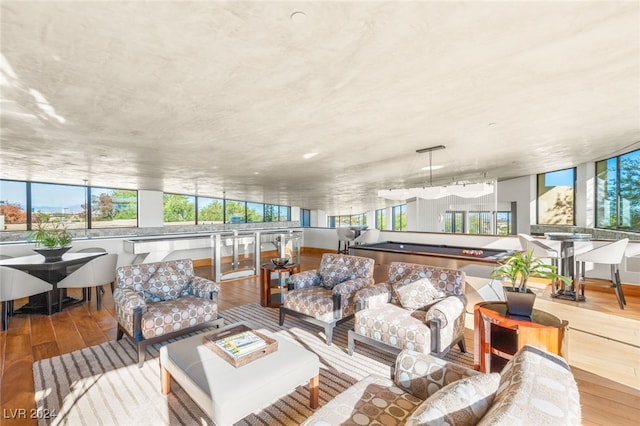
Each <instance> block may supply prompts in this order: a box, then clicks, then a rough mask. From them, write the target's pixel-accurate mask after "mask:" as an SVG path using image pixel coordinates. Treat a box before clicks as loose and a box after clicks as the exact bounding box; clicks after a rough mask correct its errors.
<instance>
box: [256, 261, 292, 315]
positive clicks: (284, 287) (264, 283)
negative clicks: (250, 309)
mask: <svg viewBox="0 0 640 426" xmlns="http://www.w3.org/2000/svg"><path fill="white" fill-rule="evenodd" d="M298 272H300V265H299V264H297V263H293V264H290V265H287V266H283V267H279V268H276V267H275V266H274V265H273V264H271V263H264V264H262V267H261V274H260V283H261V285H260V287H261V291H260V304H262V306H266V307H268V308H278V307H280V306H281V305H282V303H283V302H284V295H285V294H286V293H287V291H288V285H289V276H291V275H292V274H297V273H298Z"/></svg>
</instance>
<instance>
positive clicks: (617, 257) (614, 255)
mask: <svg viewBox="0 0 640 426" xmlns="http://www.w3.org/2000/svg"><path fill="white" fill-rule="evenodd" d="M628 244H629V239H628V238H623V239H621V240H618V241H614V242H613V243H609V244H605V245H603V246H600V247H596V248H594V249H591V250H589V251H588V252H586V253H580V254H578V255H576V257H575V260H576V266H577V268H576V269H577V273H578V277H579V280H580V293H581V294H582V296H584V286H585V282H584V281H585V269H586V268H585V266H586V262H590V263H594V264H603V265H610V266H611V285H612V287H613V289H614V290H615V292H616V297H617V299H618V305H619V306H620V309H624V305H626V304H627V301H626V300H625V298H624V293H623V292H622V285H621V283H620V264H621V263H622V260H623V259H624V256H625V250H626V248H627V245H628Z"/></svg>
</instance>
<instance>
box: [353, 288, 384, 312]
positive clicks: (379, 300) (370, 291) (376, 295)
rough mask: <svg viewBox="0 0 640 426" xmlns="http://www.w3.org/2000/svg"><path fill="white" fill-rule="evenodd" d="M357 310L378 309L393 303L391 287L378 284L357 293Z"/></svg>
mask: <svg viewBox="0 0 640 426" xmlns="http://www.w3.org/2000/svg"><path fill="white" fill-rule="evenodd" d="M355 298H356V310H357V311H360V310H362V309H369V308H376V307H379V306H382V305H386V304H387V303H389V302H391V287H389V284H388V283H378V284H374V285H372V286H369V287H364V288H362V289H361V290H358V291H357V292H356V296H355Z"/></svg>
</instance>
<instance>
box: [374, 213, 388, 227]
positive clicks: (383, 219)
mask: <svg viewBox="0 0 640 426" xmlns="http://www.w3.org/2000/svg"><path fill="white" fill-rule="evenodd" d="M376 228H378V229H379V230H381V231H384V230H385V229H387V209H379V210H376Z"/></svg>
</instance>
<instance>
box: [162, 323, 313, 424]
mask: <svg viewBox="0 0 640 426" xmlns="http://www.w3.org/2000/svg"><path fill="white" fill-rule="evenodd" d="M237 325H238V324H237V323H236V324H231V325H228V326H226V327H223V328H221V329H220V330H224V329H227V328H231V327H235V326H237ZM245 325H247V326H250V327H251V325H250V324H246V323H245ZM254 329H255V330H256V331H258V332H260V333H263V334H265V335H267V336H268V337H271V338H274V339H276V340H278V350H277V351H275V352H274V353H271V354H269V355H266V356H264V357H262V358H259V359H257V360H255V361H252V362H250V363H248V364H246V365H244V366H242V367H238V368H235V367H234V366H232V365H231V364H229V363H228V362H227V361H225V360H224V359H222V358H221V357H220V356H219V355H217V354H216V353H215V352H213V351H212V350H211V349H209V348H208V347H206V346H205V345H204V344H203V343H202V338H203V336H205V335H206V334H199V335H197V336H193V337H189V338H186V339H183V340H180V341H178V342H174V343H171V344H168V345H165V346H163V347H162V348H160V367H161V375H162V393H163V394H164V395H166V394H168V393H169V391H170V385H171V378H172V377H173V379H174V380H175V381H176V382H177V383H178V384H179V385H180V386H182V388H183V389H184V390H185V391H186V392H187V394H188V395H189V396H190V397H191V398H192V399H193V400H194V401H195V402H196V404H198V405H199V406H200V408H202V410H203V411H204V412H205V413H206V414H207V415H208V416H209V417H211V420H213V422H214V423H215V424H216V425H218V426H222V425H231V424H233V423H235V422H237V421H238V420H240V419H242V418H244V417H246V416H248V415H249V414H251V413H253V412H256V411H258V410H260V409H262V408H264V407H266V406H268V405H270V404H271V403H273V402H274V401H275V400H277V399H278V398H280V397H282V396H284V395H287V394H288V393H290V392H292V391H293V389H295V388H296V387H298V386H299V385H301V384H304V383H306V382H308V383H309V404H310V406H311V408H317V407H318V382H319V372H320V361H319V360H318V356H317V355H316V354H314V353H313V352H309V351H307V350H306V349H304V348H302V347H301V346H299V345H296V344H295V343H292V342H290V341H287V340H286V339H282V338H279V337H278V336H276V335H273V334H272V333H270V332H268V331H265V330H264V329H260V328H254ZM220 330H218V331H220Z"/></svg>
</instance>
